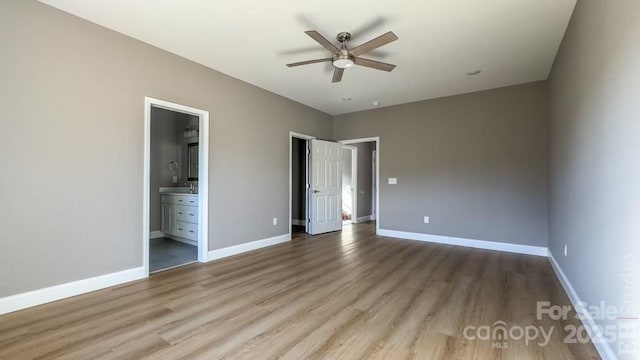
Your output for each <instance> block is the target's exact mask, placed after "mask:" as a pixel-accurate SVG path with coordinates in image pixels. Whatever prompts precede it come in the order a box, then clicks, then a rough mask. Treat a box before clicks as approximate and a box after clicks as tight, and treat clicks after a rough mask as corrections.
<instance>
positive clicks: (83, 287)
mask: <svg viewBox="0 0 640 360" xmlns="http://www.w3.org/2000/svg"><path fill="white" fill-rule="evenodd" d="M146 276H147V275H146V274H145V271H144V268H143V267H138V268H133V269H128V270H123V271H118V272H115V273H111V274H105V275H100V276H96V277H92V278H88V279H82V280H77V281H72V282H68V283H65V284H60V285H55V286H51V287H47V288H44V289H38V290H33V291H28V292H25V293H21V294H16V295H11V296H7V297H4V298H0V315H2V314H6V313H10V312H14V311H18V310H22V309H26V308H28V307H32V306H37V305H41V304H45V303H48V302H52V301H57V300H60V299H64V298H68V297H71V296H76V295H80V294H84V293H88V292H91V291H96V290H100V289H104V288H107V287H110V286H114V285H119V284H122V283H126V282H129V281H134V280H139V279H142V278H145V277H146Z"/></svg>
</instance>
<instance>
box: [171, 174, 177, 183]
mask: <svg viewBox="0 0 640 360" xmlns="http://www.w3.org/2000/svg"><path fill="white" fill-rule="evenodd" d="M172 181H173V183H174V184H177V183H178V177H177V176H176V175H173V179H172Z"/></svg>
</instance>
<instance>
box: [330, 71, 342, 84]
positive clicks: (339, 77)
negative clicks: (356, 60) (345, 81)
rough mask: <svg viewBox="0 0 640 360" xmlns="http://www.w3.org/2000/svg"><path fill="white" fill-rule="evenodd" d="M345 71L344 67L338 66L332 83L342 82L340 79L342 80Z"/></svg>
mask: <svg viewBox="0 0 640 360" xmlns="http://www.w3.org/2000/svg"><path fill="white" fill-rule="evenodd" d="M343 73H344V69H341V68H336V69H335V70H334V71H333V79H331V82H332V83H337V82H340V80H342V74H343Z"/></svg>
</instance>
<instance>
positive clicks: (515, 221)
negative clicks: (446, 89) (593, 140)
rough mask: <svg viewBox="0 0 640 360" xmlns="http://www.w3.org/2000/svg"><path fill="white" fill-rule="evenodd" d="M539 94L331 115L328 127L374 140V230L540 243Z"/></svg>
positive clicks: (525, 89)
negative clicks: (391, 181)
mask: <svg viewBox="0 0 640 360" xmlns="http://www.w3.org/2000/svg"><path fill="white" fill-rule="evenodd" d="M546 100H547V89H546V83H545V82H537V83H530V84H525V85H519V86H512V87H507V88H501V89H495V90H488V91H482V92H477V93H472V94H465V95H459V96H452V97H447V98H441V99H435V100H428V101H421V102H416V103H411V104H405V105H398V106H391V107H386V108H381V109H376V110H369V111H362V112H357V113H352V114H346V115H341V116H336V117H335V118H334V120H333V134H334V138H335V139H338V140H342V139H354V138H363V137H370V136H379V137H380V149H379V154H380V155H379V156H380V210H379V212H380V213H379V215H380V221H381V222H380V227H381V228H383V229H391V230H400V231H409V232H416V233H426V234H435V235H445V236H454V237H463V238H470V239H478V240H490V241H498V242H507V243H516V244H527V245H537V246H547V191H548V145H549V143H548V133H549V127H548V125H549V124H548V114H547V103H546ZM389 177H397V178H398V184H397V185H389V184H388V181H387V178H389ZM424 215H428V216H430V217H431V223H430V224H424V223H423V216H424Z"/></svg>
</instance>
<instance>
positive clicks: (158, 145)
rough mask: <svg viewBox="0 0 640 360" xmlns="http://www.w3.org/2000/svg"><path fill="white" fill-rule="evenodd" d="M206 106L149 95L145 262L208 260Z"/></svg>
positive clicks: (158, 266) (149, 265)
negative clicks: (169, 100)
mask: <svg viewBox="0 0 640 360" xmlns="http://www.w3.org/2000/svg"><path fill="white" fill-rule="evenodd" d="M208 125H209V114H208V112H207V111H204V110H199V109H195V108H191V107H187V106H184V105H180V104H175V103H170V102H166V101H162V100H157V99H152V98H145V155H144V162H145V165H144V168H145V171H144V197H143V202H144V203H143V204H144V205H143V227H144V228H143V265H144V268H145V269H146V271H147V274H149V273H154V272H158V271H162V270H167V269H171V268H175V267H178V266H182V265H186V264H190V263H193V262H197V261H200V262H205V261H207V254H208V251H207V247H208V246H207V245H208V226H207V225H208V224H207V220H208V216H207V214H208V197H207V194H208V153H209V151H208V147H209V139H208V137H209V136H208V135H209V131H208V129H209V126H208Z"/></svg>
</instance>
